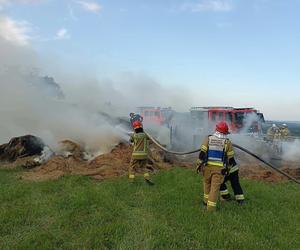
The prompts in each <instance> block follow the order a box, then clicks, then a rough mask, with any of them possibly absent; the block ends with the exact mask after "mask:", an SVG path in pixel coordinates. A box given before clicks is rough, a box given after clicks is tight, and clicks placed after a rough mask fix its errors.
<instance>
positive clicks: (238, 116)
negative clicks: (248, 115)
mask: <svg viewBox="0 0 300 250" xmlns="http://www.w3.org/2000/svg"><path fill="white" fill-rule="evenodd" d="M244 117H245V113H243V112H236V113H235V114H234V118H235V122H236V124H237V125H238V126H239V127H242V126H243V123H244Z"/></svg>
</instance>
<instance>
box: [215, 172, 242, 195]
mask: <svg viewBox="0 0 300 250" xmlns="http://www.w3.org/2000/svg"><path fill="white" fill-rule="evenodd" d="M227 181H230V184H231V187H232V189H233V192H234V196H235V199H236V200H244V199H245V198H244V193H243V189H242V187H241V184H240V179H239V171H238V170H237V171H234V172H233V173H230V174H229V175H227V176H225V179H224V181H223V183H222V184H221V187H220V194H221V196H222V198H223V199H225V200H226V199H229V197H230V195H229V192H228V189H227V186H226V182H227Z"/></svg>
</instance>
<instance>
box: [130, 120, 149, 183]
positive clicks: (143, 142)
mask: <svg viewBox="0 0 300 250" xmlns="http://www.w3.org/2000/svg"><path fill="white" fill-rule="evenodd" d="M132 126H133V128H134V133H133V134H132V136H131V138H130V142H132V143H133V152H132V156H131V161H130V167H129V179H130V180H131V181H133V180H134V178H135V173H136V172H138V171H143V174H144V179H145V181H146V182H147V183H148V184H150V185H153V182H152V181H151V180H150V174H149V171H148V170H147V168H146V166H147V161H148V144H149V139H148V136H147V135H146V134H145V133H144V130H143V125H142V123H141V122H140V121H134V122H133V123H132Z"/></svg>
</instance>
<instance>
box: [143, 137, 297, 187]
mask: <svg viewBox="0 0 300 250" xmlns="http://www.w3.org/2000/svg"><path fill="white" fill-rule="evenodd" d="M146 134H147V136H148V137H149V139H150V140H151V141H152V142H153V143H154V144H155V145H156V146H157V147H159V148H160V149H161V150H163V151H165V152H166V153H169V154H174V155H190V154H194V153H197V152H200V149H197V150H193V151H189V152H176V151H171V150H168V149H167V148H165V147H164V146H163V145H161V144H160V143H159V142H158V141H157V140H156V139H154V138H153V137H152V136H151V135H149V134H148V133H146ZM233 147H235V148H238V149H239V150H241V151H243V152H245V153H247V154H249V155H251V156H253V157H254V158H256V159H257V160H259V161H261V162H262V163H264V164H265V165H267V166H268V167H270V168H271V169H273V170H274V171H276V172H278V173H280V174H281V175H284V176H285V177H287V178H288V179H290V180H292V181H294V182H295V183H297V184H300V181H298V180H297V179H295V178H294V177H292V176H290V175H289V174H287V173H286V172H284V171H282V170H280V169H278V168H276V167H274V166H273V165H272V164H271V163H269V162H267V161H265V160H264V159H262V158H260V157H259V156H257V155H256V154H254V153H252V152H250V151H249V150H247V149H245V148H243V147H241V146H239V145H237V144H233Z"/></svg>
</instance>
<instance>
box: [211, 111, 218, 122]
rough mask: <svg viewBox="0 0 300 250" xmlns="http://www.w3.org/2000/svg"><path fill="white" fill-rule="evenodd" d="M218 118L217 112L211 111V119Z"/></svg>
mask: <svg viewBox="0 0 300 250" xmlns="http://www.w3.org/2000/svg"><path fill="white" fill-rule="evenodd" d="M216 119H217V112H212V113H211V120H212V121H215V120H216Z"/></svg>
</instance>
